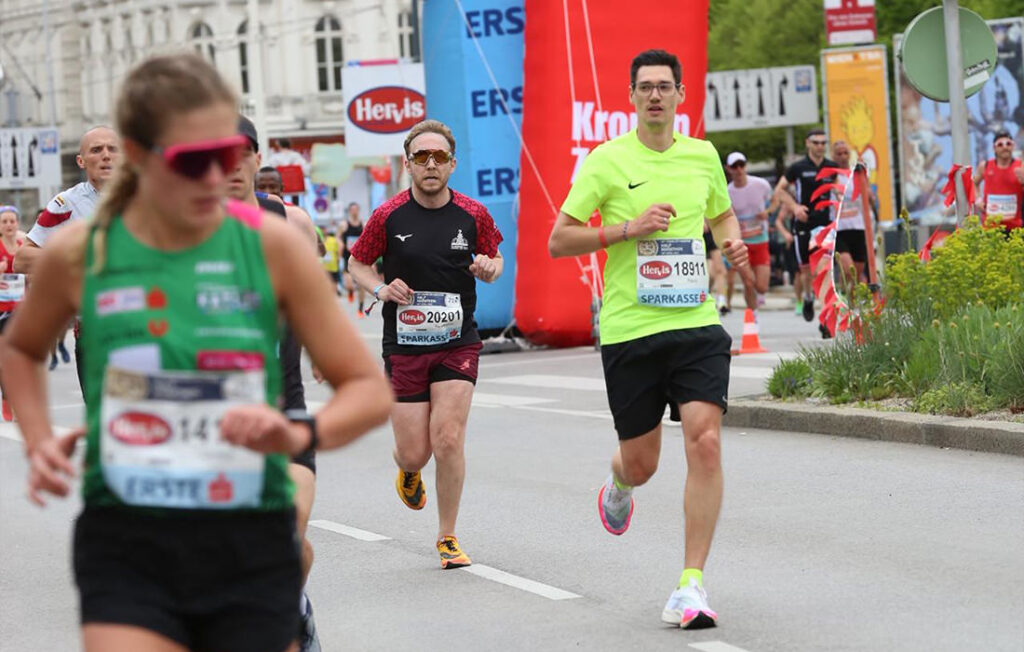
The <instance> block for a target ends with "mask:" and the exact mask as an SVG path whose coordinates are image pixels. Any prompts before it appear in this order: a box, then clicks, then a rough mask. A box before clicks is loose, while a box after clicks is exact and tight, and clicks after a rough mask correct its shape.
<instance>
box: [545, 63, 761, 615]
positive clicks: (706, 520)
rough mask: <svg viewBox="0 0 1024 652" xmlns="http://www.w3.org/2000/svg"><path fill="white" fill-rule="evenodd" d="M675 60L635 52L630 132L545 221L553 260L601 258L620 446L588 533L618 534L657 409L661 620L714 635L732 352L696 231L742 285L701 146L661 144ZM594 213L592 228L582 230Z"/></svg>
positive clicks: (732, 221) (717, 185)
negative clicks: (709, 571)
mask: <svg viewBox="0 0 1024 652" xmlns="http://www.w3.org/2000/svg"><path fill="white" fill-rule="evenodd" d="M681 79H682V69H681V67H680V65H679V60H678V59H677V58H676V57H675V55H672V54H669V53H668V52H665V51H663V50H648V51H646V52H642V53H640V54H639V55H637V56H636V58H634V59H633V62H632V65H631V67H630V100H631V101H632V103H633V106H634V107H635V108H636V113H637V116H638V121H637V128H636V129H635V130H633V131H631V132H629V133H628V134H624V135H622V136H619V137H618V138H615V139H613V140H610V141H608V142H606V143H604V144H602V145H600V146H598V147H597V148H595V149H594V151H592V152H591V153H590V154H589V155H588V156H587V158H586V159H585V160H584V161H583V165H582V167H581V168H580V170H579V173H578V174H577V176H576V179H575V181H574V183H573V186H572V189H571V190H570V191H569V196H568V197H567V198H566V200H565V203H564V204H562V210H561V212H560V213H559V214H558V218H557V219H556V221H555V225H554V228H553V229H552V231H551V238H550V240H549V242H548V249H549V250H550V252H551V255H552V256H555V257H559V256H579V255H582V254H587V253H590V252H593V251H597V250H598V249H607V250H608V260H607V263H606V264H605V268H604V287H605V293H604V298H603V305H602V307H601V319H600V324H601V358H602V361H603V363H604V373H605V385H606V387H607V391H608V402H609V405H610V406H611V409H612V414H613V416H614V419H615V429H616V431H617V432H618V436H619V449H618V451H617V452H616V453H615V455H614V456H613V458H612V474H611V475H610V476H609V478H608V480H607V481H606V482H605V485H604V486H603V487H602V488H601V492H600V494H599V497H598V508H599V512H600V516H601V522H602V523H603V524H604V527H605V529H607V530H608V531H609V532H611V533H612V534H622V533H623V532H625V531H626V529H627V528H628V527H629V522H630V519H631V517H632V515H633V497H632V492H633V487H635V486H639V485H642V484H644V483H645V482H647V480H649V479H650V477H651V476H652V475H653V474H654V472H655V470H656V469H657V467H658V457H659V455H660V452H661V420H662V418H663V417H664V415H665V406H666V404H667V405H668V406H669V407H670V410H671V414H672V418H673V420H676V421H678V420H680V418H681V420H682V425H683V440H684V442H685V450H686V461H687V478H686V494H685V502H684V505H685V507H684V512H685V516H686V519H685V522H686V543H685V560H684V570H683V574H682V577H681V578H680V580H679V584H678V588H677V589H676V590H675V591H673V593H672V595H671V596H670V597H669V600H668V603H667V604H666V605H665V608H664V610H663V612H662V620H664V621H665V622H669V623H672V624H676V625H679V626H680V627H683V628H686V629H697V628H702V627H714V626H715V623H716V621H717V619H718V616H717V614H716V613H715V612H714V611H712V610H711V608H710V607H709V606H708V603H707V594H706V593H705V591H704V588H703V569H704V562H705V561H706V559H707V556H708V551H709V550H710V547H711V538H712V535H713V534H714V530H715V523H716V522H717V520H718V512H719V509H720V507H721V502H722V465H721V452H720V431H721V423H722V413H723V412H724V411H725V409H726V400H727V394H728V389H729V361H730V355H729V348H730V346H731V344H732V339H731V338H730V337H729V335H728V334H727V333H726V332H725V330H724V329H723V328H722V326H721V324H720V322H719V320H718V312H717V311H716V310H715V301H714V297H713V296H711V294H710V293H709V292H708V270H707V267H706V262H705V256H704V240H703V237H702V233H703V226H704V219H705V218H707V219H708V220H709V221H710V224H711V232H712V235H713V237H714V239H715V242H717V243H718V245H719V247H720V248H721V249H722V250H723V252H724V254H725V256H726V258H727V259H728V260H729V263H730V264H731V265H733V266H734V267H736V268H737V269H739V270H740V273H741V274H743V275H744V277H745V278H747V279H750V281H751V282H752V280H753V279H752V275H751V271H750V267H749V265H748V264H747V247H746V245H745V244H744V243H743V240H742V238H741V237H740V227H739V222H738V221H737V219H736V216H735V215H734V214H733V212H732V208H731V207H730V202H729V194H728V192H727V190H726V184H725V175H724V173H723V171H722V164H721V162H720V160H719V157H718V153H717V152H716V151H715V148H714V146H713V145H712V144H711V143H708V142H707V141H704V140H698V139H695V138H689V137H686V136H683V135H681V134H678V133H674V132H673V130H672V128H673V122H674V118H675V111H676V108H677V107H678V106H679V105H680V104H681V103H682V101H683V97H684V95H683V93H684V88H683V85H682V84H681V83H680V81H681ZM594 210H600V212H601V226H600V227H599V228H596V229H594V228H588V227H587V224H586V223H587V221H588V219H589V218H590V215H591V214H592V213H593V211H594Z"/></svg>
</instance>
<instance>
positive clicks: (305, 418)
mask: <svg viewBox="0 0 1024 652" xmlns="http://www.w3.org/2000/svg"><path fill="white" fill-rule="evenodd" d="M284 416H285V418H286V419H288V420H289V421H291V422H292V423H304V424H306V426H307V427H308V428H309V445H307V446H306V448H305V449H303V451H302V452H301V453H299V454H300V455H305V454H306V453H309V452H311V451H315V450H316V448H317V446H319V445H320V436H319V435H318V434H317V432H316V417H315V416H313V415H312V414H310V413H309V412H306V411H305V410H285V413H284Z"/></svg>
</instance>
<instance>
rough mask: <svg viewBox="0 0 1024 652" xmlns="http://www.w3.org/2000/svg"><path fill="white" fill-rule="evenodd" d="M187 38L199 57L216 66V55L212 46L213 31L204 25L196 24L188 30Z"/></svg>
mask: <svg viewBox="0 0 1024 652" xmlns="http://www.w3.org/2000/svg"><path fill="white" fill-rule="evenodd" d="M189 38H190V40H191V41H192V45H193V46H194V47H195V49H196V52H198V53H199V56H205V57H206V58H207V59H209V60H210V63H212V64H216V63H217V60H216V53H215V49H216V48H214V45H213V30H212V29H210V26H209V25H207V24H206V23H196V24H195V25H193V26H192V28H191V29H190V30H189Z"/></svg>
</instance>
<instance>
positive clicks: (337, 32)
mask: <svg viewBox="0 0 1024 652" xmlns="http://www.w3.org/2000/svg"><path fill="white" fill-rule="evenodd" d="M344 61H345V58H344V57H343V56H342V50H341V23H340V22H338V19H337V18H335V17H334V16H330V15H328V16H324V17H323V18H321V19H320V20H318V21H316V74H317V87H318V88H319V89H320V90H321V91H340V90H341V67H342V65H343V64H344Z"/></svg>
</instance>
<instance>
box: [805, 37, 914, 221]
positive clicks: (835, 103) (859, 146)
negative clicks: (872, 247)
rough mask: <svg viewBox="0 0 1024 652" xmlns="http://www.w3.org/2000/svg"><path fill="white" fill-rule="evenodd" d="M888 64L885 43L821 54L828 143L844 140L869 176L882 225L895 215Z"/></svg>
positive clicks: (827, 51)
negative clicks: (865, 168)
mask: <svg viewBox="0 0 1024 652" xmlns="http://www.w3.org/2000/svg"><path fill="white" fill-rule="evenodd" d="M887 66H888V58H887V57H886V52H885V46H884V45H866V46H863V47H856V48H842V49H836V50H825V51H823V52H822V53H821V77H822V96H823V97H824V102H825V130H826V132H827V133H828V139H829V142H835V141H837V140H842V141H845V142H846V144H847V145H849V146H850V153H851V155H852V156H854V157H855V159H856V161H859V162H862V163H864V165H865V166H866V167H867V169H868V180H869V181H870V183H871V186H872V188H874V190H875V194H876V195H878V220H879V222H881V223H883V224H884V223H886V222H891V221H892V220H893V219H894V217H895V214H896V210H895V205H896V199H895V194H894V187H893V159H892V147H891V145H890V143H891V142H892V140H891V137H890V134H891V131H890V129H889V74H888V71H887Z"/></svg>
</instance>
